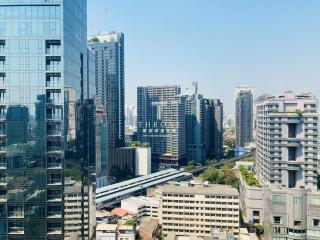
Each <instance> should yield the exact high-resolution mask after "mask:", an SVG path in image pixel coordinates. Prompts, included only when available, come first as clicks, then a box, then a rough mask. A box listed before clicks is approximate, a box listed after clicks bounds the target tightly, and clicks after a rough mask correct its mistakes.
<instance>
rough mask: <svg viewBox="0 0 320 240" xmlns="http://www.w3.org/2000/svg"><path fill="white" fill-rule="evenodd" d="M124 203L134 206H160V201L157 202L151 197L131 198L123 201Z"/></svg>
mask: <svg viewBox="0 0 320 240" xmlns="http://www.w3.org/2000/svg"><path fill="white" fill-rule="evenodd" d="M122 202H126V203H130V204H134V205H159V201H157V200H156V199H155V198H150V197H144V196H139V197H130V198H127V199H124V200H122Z"/></svg>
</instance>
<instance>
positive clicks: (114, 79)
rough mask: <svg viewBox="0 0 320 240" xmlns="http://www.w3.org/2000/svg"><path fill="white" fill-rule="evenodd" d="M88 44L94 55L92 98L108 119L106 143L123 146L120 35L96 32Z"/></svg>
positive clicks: (123, 121)
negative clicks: (94, 70)
mask: <svg viewBox="0 0 320 240" xmlns="http://www.w3.org/2000/svg"><path fill="white" fill-rule="evenodd" d="M89 46H90V47H91V49H92V50H93V51H94V52H95V56H96V98H97V104H99V105H101V106H104V108H105V109H106V114H107V118H108V135H109V146H110V147H111V148H116V147H123V146H124V140H125V139H124V134H125V109H124V100H125V96H124V81H125V75H124V34H123V33H116V32H111V33H99V34H98V35H96V36H95V37H94V38H91V40H90V42H89Z"/></svg>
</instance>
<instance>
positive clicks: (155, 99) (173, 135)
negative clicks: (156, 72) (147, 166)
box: [137, 85, 186, 168]
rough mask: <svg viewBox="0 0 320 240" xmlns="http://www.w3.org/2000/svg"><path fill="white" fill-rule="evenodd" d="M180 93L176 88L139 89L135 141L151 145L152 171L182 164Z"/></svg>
mask: <svg viewBox="0 0 320 240" xmlns="http://www.w3.org/2000/svg"><path fill="white" fill-rule="evenodd" d="M180 94H181V89H180V87H179V86H176V85H164V86H148V87H138V90H137V109H138V123H137V125H138V126H137V132H138V140H139V141H140V142H143V143H149V144H150V147H151V150H152V158H153V166H154V167H155V168H158V167H159V166H160V168H166V167H177V166H179V165H182V164H183V163H184V162H185V158H186V134H185V131H186V128H185V99H184V97H181V96H180Z"/></svg>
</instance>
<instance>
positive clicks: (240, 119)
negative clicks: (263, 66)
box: [235, 86, 254, 147]
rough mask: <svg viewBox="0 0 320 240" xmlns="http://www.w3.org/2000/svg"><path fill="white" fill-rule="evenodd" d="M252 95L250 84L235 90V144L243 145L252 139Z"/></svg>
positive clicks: (252, 90)
mask: <svg viewBox="0 0 320 240" xmlns="http://www.w3.org/2000/svg"><path fill="white" fill-rule="evenodd" d="M253 95H254V89H253V87H250V86H239V87H237V88H236V90H235V122H236V146H237V147H238V146H241V147H244V146H245V145H246V144H248V143H250V142H252V140H253Z"/></svg>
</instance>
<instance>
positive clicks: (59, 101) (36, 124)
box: [0, 0, 90, 240]
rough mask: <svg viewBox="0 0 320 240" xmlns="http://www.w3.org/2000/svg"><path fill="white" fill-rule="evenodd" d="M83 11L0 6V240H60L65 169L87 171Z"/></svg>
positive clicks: (56, 0) (26, 0)
mask: <svg viewBox="0 0 320 240" xmlns="http://www.w3.org/2000/svg"><path fill="white" fill-rule="evenodd" d="M86 5H87V3H86V0H65V1H63V0H20V1H19V0H0V239H15V240H17V239H28V240H40V239H50V240H53V239H54V240H56V239H63V238H64V236H63V235H64V233H63V230H64V229H63V219H64V197H63V196H64V175H65V173H64V169H65V168H66V169H67V168H69V170H66V174H67V175H71V177H74V176H73V175H72V173H73V170H72V169H78V170H79V169H80V170H81V172H80V175H81V173H88V172H89V171H85V170H84V168H85V167H86V166H88V163H87V161H88V160H87V158H86V157H85V156H84V154H83V151H80V150H79V149H78V148H77V146H80V147H82V146H83V145H84V144H85V139H84V136H85V135H84V133H83V132H82V130H83V128H82V126H83V124H84V120H83V111H84V108H83V103H84V102H85V98H86V97H87V96H88V94H85V92H86V91H89V90H88V86H89V84H87V81H88V78H87V74H88V73H87V69H86V68H87V63H86V62H87V32H86V28H87V19H86V14H87V12H86V11H87V8H86ZM81 149H83V148H81ZM82 176H83V177H82V178H81V180H83V182H84V183H85V184H89V183H90V181H89V180H88V179H89V176H86V175H84V174H82Z"/></svg>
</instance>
